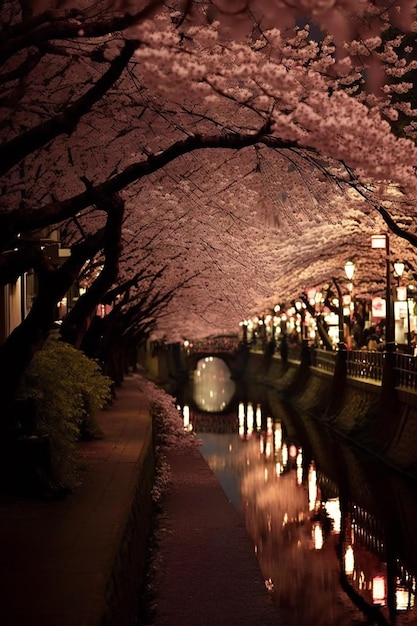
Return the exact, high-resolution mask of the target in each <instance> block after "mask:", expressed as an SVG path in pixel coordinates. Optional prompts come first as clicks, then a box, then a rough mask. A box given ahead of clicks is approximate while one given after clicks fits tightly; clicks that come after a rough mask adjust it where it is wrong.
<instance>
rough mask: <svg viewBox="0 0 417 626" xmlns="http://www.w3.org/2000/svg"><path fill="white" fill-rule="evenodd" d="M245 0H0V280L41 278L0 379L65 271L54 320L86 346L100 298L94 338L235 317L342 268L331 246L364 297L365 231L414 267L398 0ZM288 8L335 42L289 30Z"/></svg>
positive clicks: (40, 321) (370, 271)
mask: <svg viewBox="0 0 417 626" xmlns="http://www.w3.org/2000/svg"><path fill="white" fill-rule="evenodd" d="M246 4H248V3H243V2H242V3H241V4H236V5H235V6H234V8H233V10H232V11H231V10H230V8H231V3H228V4H227V7H228V11H226V10H225V8H224V6H223V5H222V4H221V3H211V2H187V3H173V6H172V7H164V6H162V3H161V2H148V3H146V2H143V3H139V4H137V5H131V6H130V7H129V12H125V9H126V7H125V6H124V5H123V4H120V5H112V7H111V11H110V10H109V11H108V12H107V13H106V12H103V11H102V10H101V9H102V7H103V5H98V4H97V5H92V6H90V7H88V8H87V9H83V8H79V7H78V8H77V6H76V5H72V4H71V5H66V7H65V9H59V10H56V11H47V12H46V13H45V12H44V13H42V12H41V6H40V4H38V3H35V4H33V5H30V4H29V3H27V4H25V11H24V13H23V14H20V13H19V11H18V5H17V4H16V3H15V2H10V3H5V5H4V9H3V21H2V26H3V33H4V37H3V38H2V42H3V43H2V45H1V46H0V58H1V59H2V62H3V69H2V71H1V75H0V80H1V84H2V86H3V94H2V98H1V100H0V105H1V107H2V108H1V111H2V120H3V123H2V136H3V143H2V146H0V164H1V165H0V167H1V176H2V178H1V182H2V191H3V194H2V209H1V212H0V252H1V253H0V280H1V282H2V284H5V283H7V282H9V281H12V280H15V279H16V278H17V276H18V275H20V274H21V273H23V272H24V271H27V270H29V269H34V270H35V271H36V272H37V276H38V277H39V280H40V285H44V287H42V289H40V293H39V298H38V300H37V304H36V308H37V309H38V310H39V313H38V314H37V316H35V314H33V315H31V316H30V317H28V320H25V322H24V323H23V324H22V325H21V327H19V328H18V329H16V331H15V332H14V333H13V334H12V336H11V337H10V338H9V339H8V340H7V341H6V342H5V343H4V345H3V346H1V347H0V360H1V361H2V362H5V359H10V358H14V359H15V363H16V367H15V369H14V370H13V372H12V371H10V377H9V379H8V380H7V385H5V386H4V387H2V388H1V389H0V393H1V394H2V396H3V397H6V396H7V394H9V396H10V390H12V389H13V381H16V380H18V377H19V371H20V370H21V368H22V367H24V366H25V365H26V364H27V363H28V361H29V360H30V358H31V355H32V354H33V352H34V350H36V349H38V348H39V347H40V345H42V342H43V340H44V339H45V337H46V335H47V333H48V330H49V328H50V323H51V321H52V319H53V307H54V305H55V304H56V302H57V301H58V300H59V299H60V298H61V297H62V295H63V294H64V293H65V291H66V290H67V288H68V286H69V284H70V283H71V282H73V281H79V280H80V279H82V280H83V281H85V282H84V284H85V285H86V286H88V287H89V288H88V290H87V293H86V294H85V296H83V297H82V298H80V299H79V301H78V303H77V307H76V309H74V311H73V312H72V314H71V316H69V318H68V320H67V321H66V323H65V325H64V326H63V335H64V336H65V337H66V338H67V339H70V340H71V341H73V342H74V343H75V344H76V345H80V346H81V345H83V341H84V345H86V344H87V343H88V336H87V335H86V334H85V333H86V331H87V328H88V324H89V322H90V321H91V318H92V316H93V313H94V310H95V307H96V305H97V304H98V303H99V302H104V301H111V302H112V304H113V305H114V313H112V316H111V317H110V318H109V320H108V323H109V326H110V322H111V321H113V320H114V321H113V324H112V328H109V329H107V332H106V333H105V334H106V337H105V338H104V334H103V338H104V340H103V343H102V344H101V345H98V344H97V343H95V345H94V347H91V343H90V349H92V350H93V351H95V354H97V355H101V356H102V357H103V358H104V355H105V354H108V352H107V349H108V346H109V345H110V343H111V342H110V341H109V339H110V337H112V343H114V335H111V332H116V331H117V336H118V337H119V338H121V337H122V336H123V338H124V341H125V342H126V344H129V343H131V342H132V341H133V338H134V340H137V339H138V338H139V337H143V336H146V335H148V334H149V333H152V334H153V336H155V337H160V338H161V337H164V338H166V339H168V340H171V341H174V340H178V339H179V338H182V337H185V336H204V335H207V334H210V333H213V332H221V331H224V330H228V329H236V328H237V325H238V322H239V321H240V320H241V319H243V318H244V317H246V316H247V315H248V314H251V313H253V312H255V311H257V310H259V309H260V308H261V307H263V306H265V303H267V302H269V301H273V300H274V299H277V298H279V299H280V300H281V301H285V300H291V299H293V298H294V297H297V296H298V295H299V294H300V293H302V292H303V291H305V290H306V289H307V288H308V287H316V286H320V285H323V284H324V283H328V282H329V280H330V279H331V277H332V276H334V275H336V277H337V276H338V275H339V276H341V274H342V272H343V265H344V262H345V261H346V260H347V258H352V257H353V258H354V260H357V261H359V260H361V263H360V264H359V263H357V283H358V285H357V293H358V294H359V293H360V294H361V295H363V296H364V297H365V296H369V295H370V294H372V293H375V292H376V291H377V290H378V289H380V288H381V285H382V284H383V278H382V277H383V264H384V259H382V258H381V257H380V256H376V255H375V253H374V252H371V250H370V245H369V235H370V233H371V232H375V230H379V229H382V228H385V229H386V228H387V227H388V228H389V229H390V230H391V231H392V232H393V233H394V234H396V235H398V237H393V241H392V250H393V254H394V255H395V256H398V257H401V258H407V260H408V261H409V264H410V266H411V267H416V259H415V249H414V247H415V244H416V235H415V229H414V228H413V218H414V214H415V206H416V203H415V192H416V178H415V166H416V156H417V151H416V147H415V144H414V138H415V109H414V102H413V97H412V94H410V89H411V85H412V82H413V81H412V78H413V77H414V76H415V71H416V65H415V60H414V50H413V34H412V32H413V27H412V21H411V20H408V21H407V20H405V21H407V31H411V32H407V45H405V43H404V42H405V35H404V36H403V35H402V34H401V32H399V30H398V29H400V28H403V30H405V29H404V26H403V25H402V22H401V20H402V19H403V17H404V15H407V16H412V17H414V14H413V13H412V12H411V11H412V9H413V3H407V2H403V3H402V4H401V11H400V12H399V13H398V11H397V12H395V11H394V12H393V10H388V4H384V3H383V2H374V3H369V2H368V3H364V2H358V3H355V4H357V5H358V7H359V5H360V8H361V11H360V12H357V13H356V17H355V18H354V15H355V13H354V12H352V13H349V6H350V7H352V3H347V2H335V3H332V5H331V6H328V5H327V3H317V2H307V1H306V2H299V3H298V2H296V3H293V5H292V8H290V7H289V6H287V5H286V4H285V3H282V2H276V3H271V5H270V6H271V7H273V9H274V10H273V11H272V10H271V11H269V10H268V8H267V7H266V6H264V5H262V4H261V3H249V4H250V6H249V4H248V7H249V8H250V9H251V13H250V14H249V15H250V20H251V21H248V19H246V17H247V13H246V12H243V8H245V9H246V8H248V7H247V6H246ZM255 5H256V6H255ZM68 6H69V7H70V8H67V7H68ZM320 7H321V8H320ZM326 7H327V8H326ZM255 9H256V10H255ZM281 9H285V11H284V12H283V13H281V12H280V11H281ZM278 11H279V12H278ZM407 11H408V13H406V12H407ZM227 13H229V17H230V14H231V15H233V16H234V17H236V16H237V15H239V16H240V15H241V16H242V29H240V28H239V29H238V30H239V32H237V31H236V32H235V31H234V30H233V29H231V30H230V25H229V23H228V19H227V17H228V16H227ZM301 14H303V15H304V17H305V21H308V20H311V19H312V18H314V19H315V20H316V22H317V23H318V24H321V26H322V28H323V30H326V29H327V30H329V31H334V35H335V38H334V39H335V40H336V43H333V41H334V40H333V39H332V38H331V37H329V36H327V35H324V34H323V35H322V36H319V37H315V38H312V36H311V32H310V30H309V27H308V26H303V27H298V28H293V27H292V26H293V22H294V18H295V17H297V16H298V15H301ZM277 15H279V16H281V15H284V18H285V20H287V18H288V23H287V21H285V20H284V18H282V19H283V20H284V21H282V22H281V23H279V24H278V26H279V27H280V29H281V30H278V28H277V25H276V24H274V16H275V18H276V16H277ZM338 16H339V17H340V19H341V21H339V24H342V26H343V25H344V28H340V29H338V28H336V21H335V20H336V18H337V17H338ZM398 16H400V18H401V19H400V18H399V17H398ZM22 17H23V19H21V18H22ZM243 17H244V18H245V19H243ZM214 18H216V19H217V18H218V19H219V20H220V23H219V24H218V23H217V22H213V21H212V20H213V19H214ZM359 18H360V19H359ZM397 18H398V19H397ZM280 19H281V18H280ZM271 20H272V21H271ZM391 23H392V24H394V25H395V27H396V31H395V35H393V37H388V36H387V35H384V33H385V30H384V29H385V28H386V27H387V26H390V25H391ZM249 24H250V28H248V25H249ZM348 24H349V30H348V29H347V25H348ZM365 25H366V26H367V28H365ZM285 29H287V30H286V31H285ZM284 31H285V32H284ZM343 33H345V35H343ZM346 33H349V36H348V35H347V34H346ZM342 35H343V36H342ZM344 40H346V41H344ZM376 68H377V69H376ZM381 68H382V71H381ZM370 70H372V72H373V73H375V74H377V75H378V80H377V81H374V82H373V84H372V85H371V87H372V88H369V80H368V75H371V74H370V73H369V72H370ZM399 122H401V123H399ZM56 227H60V228H62V232H63V235H64V239H63V241H64V243H65V245H67V246H68V247H70V248H71V252H72V254H71V257H70V259H69V260H68V261H67V262H66V263H65V264H64V265H63V266H62V267H60V268H55V267H52V266H51V263H50V261H49V260H48V258H47V257H46V255H45V252H44V251H42V249H41V246H40V245H39V243H38V244H36V243H34V240H33V235H34V234H36V233H39V232H40V231H41V229H43V230H46V231H47V230H48V229H49V230H52V229H54V228H56ZM338 273H339V274H338ZM64 276H65V279H64V278H63V277H64ZM53 286H54V287H53ZM43 305H44V306H43ZM34 309H35V307H34ZM30 323H32V324H33V325H32V326H30V325H29V324H30ZM92 330H93V329H92ZM91 337H92V333H91V335H90V340H91ZM121 343H122V342H121ZM17 345H19V350H16V346H17ZM106 346H107V348H106ZM12 355H15V356H14V357H12Z"/></svg>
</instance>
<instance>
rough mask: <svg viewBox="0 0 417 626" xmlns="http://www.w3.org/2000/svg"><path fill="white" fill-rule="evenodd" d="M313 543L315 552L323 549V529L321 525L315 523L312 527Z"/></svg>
mask: <svg viewBox="0 0 417 626" xmlns="http://www.w3.org/2000/svg"><path fill="white" fill-rule="evenodd" d="M313 543H314V549H315V550H321V549H322V547H323V528H322V527H321V524H319V523H318V522H316V523H315V524H314V525H313Z"/></svg>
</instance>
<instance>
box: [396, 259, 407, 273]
mask: <svg viewBox="0 0 417 626" xmlns="http://www.w3.org/2000/svg"><path fill="white" fill-rule="evenodd" d="M404 267H405V265H404V263H401V261H396V262H395V263H394V270H395V273H396V274H397V276H402V275H403V272H404Z"/></svg>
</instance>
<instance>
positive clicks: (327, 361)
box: [310, 348, 337, 372]
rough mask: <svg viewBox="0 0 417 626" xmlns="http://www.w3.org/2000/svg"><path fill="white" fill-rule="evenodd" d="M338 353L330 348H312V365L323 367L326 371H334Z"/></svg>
mask: <svg viewBox="0 0 417 626" xmlns="http://www.w3.org/2000/svg"><path fill="white" fill-rule="evenodd" d="M336 354H337V353H336V352H330V351H329V350H321V349H320V348H312V349H311V353H310V362H311V365H313V367H318V368H319V369H323V370H325V371H326V372H334V368H335V363H336Z"/></svg>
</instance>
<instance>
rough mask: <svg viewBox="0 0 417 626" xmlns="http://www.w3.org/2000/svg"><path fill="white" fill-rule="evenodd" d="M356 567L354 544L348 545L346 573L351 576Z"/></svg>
mask: <svg viewBox="0 0 417 626" xmlns="http://www.w3.org/2000/svg"><path fill="white" fill-rule="evenodd" d="M354 567H355V558H354V555H353V548H352V546H348V547H347V548H346V552H345V574H346V575H347V576H351V575H352V574H353V570H354Z"/></svg>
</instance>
